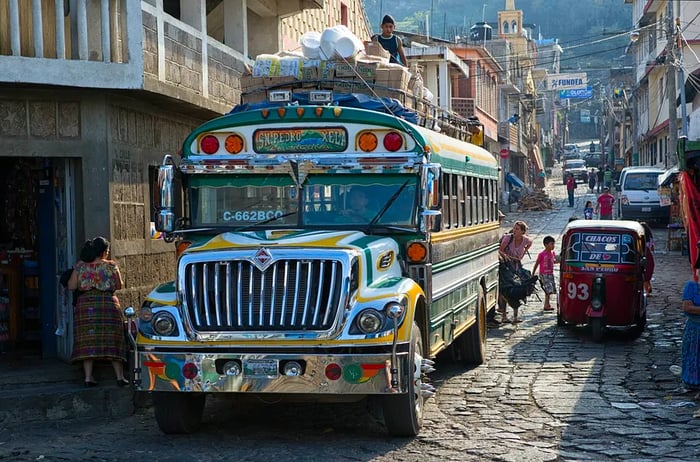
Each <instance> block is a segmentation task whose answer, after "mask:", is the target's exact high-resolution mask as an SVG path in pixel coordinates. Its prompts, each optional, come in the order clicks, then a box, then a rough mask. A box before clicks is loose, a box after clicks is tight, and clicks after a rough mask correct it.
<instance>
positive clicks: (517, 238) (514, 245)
mask: <svg viewBox="0 0 700 462" xmlns="http://www.w3.org/2000/svg"><path fill="white" fill-rule="evenodd" d="M526 234H527V223H525V222H524V221H516V222H515V223H514V224H513V231H511V232H510V233H507V234H505V235H504V236H503V238H502V239H501V246H500V247H499V248H498V257H499V260H500V261H501V262H503V263H505V264H506V265H508V267H509V269H510V270H511V271H513V272H516V273H520V272H521V271H522V269H523V263H522V260H523V257H524V256H525V254H526V253H527V251H528V250H529V249H530V246H532V239H530V238H529V237H528V236H527V235H526ZM507 308H508V300H507V299H506V298H505V297H504V296H503V295H502V294H499V297H498V312H499V313H500V314H501V322H504V323H505V322H509V321H510V320H509V319H508V312H507ZM513 322H514V323H517V322H520V319H519V318H518V309H517V308H513Z"/></svg>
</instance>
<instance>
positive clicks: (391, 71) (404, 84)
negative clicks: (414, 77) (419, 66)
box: [374, 64, 411, 91]
mask: <svg viewBox="0 0 700 462" xmlns="http://www.w3.org/2000/svg"><path fill="white" fill-rule="evenodd" d="M410 80H411V73H410V72H408V70H407V69H406V68H405V67H403V66H401V65H400V64H394V65H391V64H390V65H387V66H385V67H381V68H379V69H377V75H376V77H375V79H374V82H375V83H376V84H377V85H383V86H385V87H389V88H396V89H398V90H403V91H406V90H408V82H409V81H410Z"/></svg>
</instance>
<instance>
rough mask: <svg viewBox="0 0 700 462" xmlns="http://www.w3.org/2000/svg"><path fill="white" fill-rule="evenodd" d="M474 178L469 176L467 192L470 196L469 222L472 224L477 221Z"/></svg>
mask: <svg viewBox="0 0 700 462" xmlns="http://www.w3.org/2000/svg"><path fill="white" fill-rule="evenodd" d="M474 180H475V179H474V178H471V177H467V194H468V198H469V213H468V214H467V223H468V224H469V225H470V226H471V225H473V224H475V223H476V197H475V194H476V191H474Z"/></svg>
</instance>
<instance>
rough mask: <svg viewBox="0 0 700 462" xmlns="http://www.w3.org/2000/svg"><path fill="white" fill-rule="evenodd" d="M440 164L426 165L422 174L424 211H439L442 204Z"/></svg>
mask: <svg viewBox="0 0 700 462" xmlns="http://www.w3.org/2000/svg"><path fill="white" fill-rule="evenodd" d="M440 174H441V169H440V164H425V165H423V169H422V172H421V190H423V191H424V193H423V203H422V204H421V206H422V208H423V210H439V209H440V205H441V204H442V194H441V192H440Z"/></svg>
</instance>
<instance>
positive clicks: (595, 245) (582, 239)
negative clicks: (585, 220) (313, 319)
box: [564, 232, 637, 264]
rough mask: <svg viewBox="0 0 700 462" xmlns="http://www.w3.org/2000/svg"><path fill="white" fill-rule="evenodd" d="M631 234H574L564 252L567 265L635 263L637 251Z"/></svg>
mask: <svg viewBox="0 0 700 462" xmlns="http://www.w3.org/2000/svg"><path fill="white" fill-rule="evenodd" d="M634 243H635V239H634V237H633V236H632V235H631V234H622V233H586V232H583V233H574V234H572V235H571V237H570V238H569V243H568V245H567V248H566V250H565V257H564V258H565V259H566V262H567V263H570V262H581V263H611V264H615V263H635V262H636V261H637V260H636V259H637V250H636V249H635V244H634Z"/></svg>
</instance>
